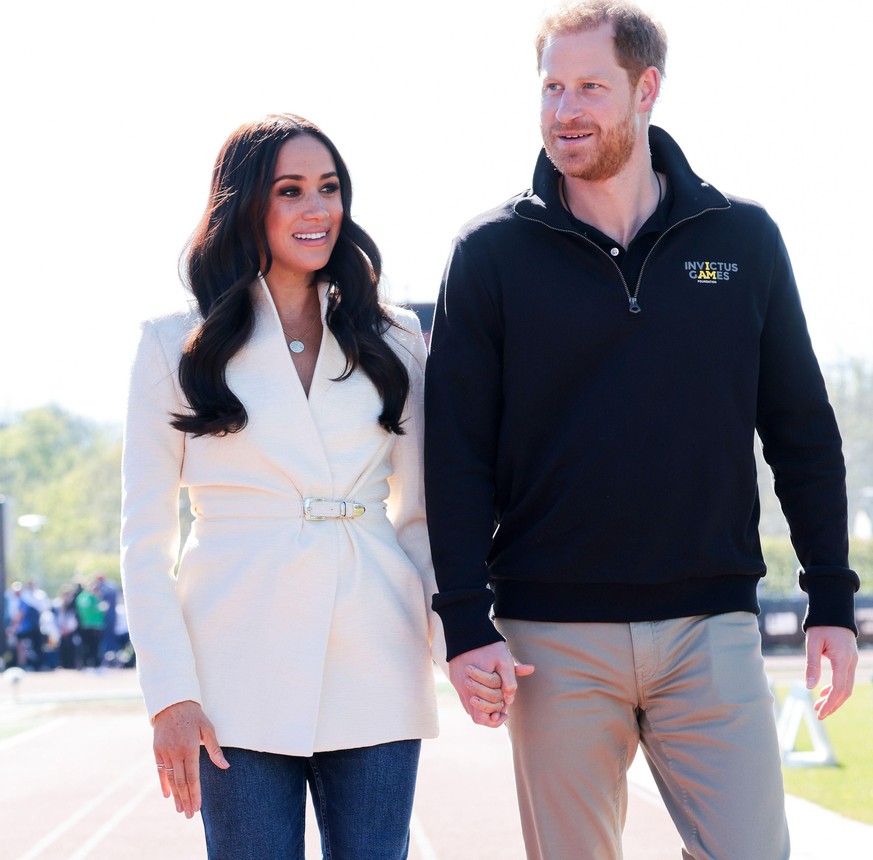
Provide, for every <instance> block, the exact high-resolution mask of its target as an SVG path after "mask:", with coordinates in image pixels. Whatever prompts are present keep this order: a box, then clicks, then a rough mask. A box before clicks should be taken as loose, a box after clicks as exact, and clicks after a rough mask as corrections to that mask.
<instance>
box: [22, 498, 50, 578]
mask: <svg viewBox="0 0 873 860" xmlns="http://www.w3.org/2000/svg"><path fill="white" fill-rule="evenodd" d="M47 522H48V520H47V519H46V517H44V516H43V515H42V514H22V515H21V516H20V517H19V518H18V525H20V526H21V527H22V528H23V529H27V530H28V531H29V532H30V533H31V534H32V535H33V539H32V541H29V542H28V553H27V555H28V559H27V572H28V579H31V580H33V583H34V585H37V584H38V583H37V580H38V579H39V576H38V574H39V573H41V570H40V569H39V568H40V564H39V558H38V554H37V549H38V548H39V547H38V536H39V533H40V530H41V529H42V527H43V526H44V525H45V524H46V523H47Z"/></svg>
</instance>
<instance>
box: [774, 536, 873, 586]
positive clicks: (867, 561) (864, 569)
mask: <svg viewBox="0 0 873 860" xmlns="http://www.w3.org/2000/svg"><path fill="white" fill-rule="evenodd" d="M761 548H762V549H763V550H764V561H765V562H766V563H767V576H765V577H764V581H763V584H762V588H763V590H764V593H765V594H766V595H767V596H768V597H789V596H791V595H794V594H797V593H798V586H797V568H798V567H799V566H800V562H798V560H797V556H796V555H795V554H794V548H793V547H792V546H791V541H790V540H789V538H788V537H787V536H784V537H783V536H769V537H768V536H764V537H762V538H761ZM849 564H850V565H851V566H852V568H853V569H854V570H855V571H856V572H857V574H858V576H859V577H860V578H861V591H862V592H863V593H865V594H873V540H870V539H865V540H862V539H861V538H855V539H853V540H851V541H850V542H849Z"/></svg>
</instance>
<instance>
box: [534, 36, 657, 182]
mask: <svg viewBox="0 0 873 860" xmlns="http://www.w3.org/2000/svg"><path fill="white" fill-rule="evenodd" d="M541 67H542V71H541V74H540V79H541V81H542V96H541V98H542V103H541V110H540V127H541V131H542V135H543V143H544V144H545V147H546V152H547V153H548V156H549V158H550V159H551V160H552V163H553V164H554V165H555V167H557V168H558V170H560V171H561V173H563V174H564V175H565V176H572V177H577V178H579V179H584V180H588V181H591V182H597V181H602V180H605V179H610V178H612V177H613V176H615V175H616V174H617V173H619V172H620V171H621V169H622V168H623V167H624V166H625V164H627V162H628V160H629V159H630V157H631V153H632V152H633V149H634V146H635V145H636V142H637V138H638V135H639V131H640V116H639V114H638V113H637V110H636V99H635V94H636V93H635V90H636V87H632V86H631V84H630V81H629V79H628V74H627V70H626V69H624V68H622V67H621V66H620V65H619V64H618V60H617V59H616V56H615V46H614V39H613V30H612V25H611V24H609V25H605V26H603V27H598V28H597V29H596V30H588V31H583V32H581V33H570V34H566V35H562V36H558V37H557V38H556V39H554V40H553V41H551V42H549V43H548V44H547V45H546V47H545V48H544V50H543V56H542V60H541Z"/></svg>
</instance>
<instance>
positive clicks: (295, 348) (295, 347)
mask: <svg viewBox="0 0 873 860" xmlns="http://www.w3.org/2000/svg"><path fill="white" fill-rule="evenodd" d="M288 349H290V350H291V352H294V353H300V352H303V350H304V349H306V347H305V346H304V345H303V341H301V340H297V338H294V340H292V341H289V343H288Z"/></svg>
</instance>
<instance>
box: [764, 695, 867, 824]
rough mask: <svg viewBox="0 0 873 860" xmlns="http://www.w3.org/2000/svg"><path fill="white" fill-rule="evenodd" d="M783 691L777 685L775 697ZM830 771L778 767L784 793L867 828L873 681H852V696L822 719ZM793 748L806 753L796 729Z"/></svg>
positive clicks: (807, 742) (807, 743)
mask: <svg viewBox="0 0 873 860" xmlns="http://www.w3.org/2000/svg"><path fill="white" fill-rule="evenodd" d="M784 693H785V688H780V687H779V686H777V689H776V694H777V696H778V697H779V698H780V699H781V697H782V696H783V695H784ZM824 727H825V729H826V731H827V733H828V738H829V739H830V742H831V744H832V745H833V748H834V753H835V755H836V758H837V762H838V764H837V766H836V767H784V768H783V769H782V774H783V777H784V780H785V790H786V791H787V792H788V793H789V794H793V795H795V796H797V797H802V798H804V799H805V800H809V801H811V802H812V803H817V804H818V805H819V806H823V807H825V808H826V809H830V810H833V811H834V812H838V813H839V814H840V815H844V816H846V817H847V818H853V819H855V820H856V821H863V822H864V823H865V824H873V683H871V682H869V681H868V682H865V683H856V684H855V690H854V693H853V694H852V697H851V698H850V699H849V701H848V702H846V703H845V704H844V705H843V706H842V707H841V708H840V710H838V711H837V712H836V713H835V714H831V716H829V717H828V718H827V719H826V720H825V721H824ZM795 748H796V749H798V750H803V749H807V750H808V749H811V748H812V744H811V742H810V740H809V734H808V733H807V732H806V729H805V726H804V725H801V730H800V732H799V734H798V738H797V744H796V747H795Z"/></svg>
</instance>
